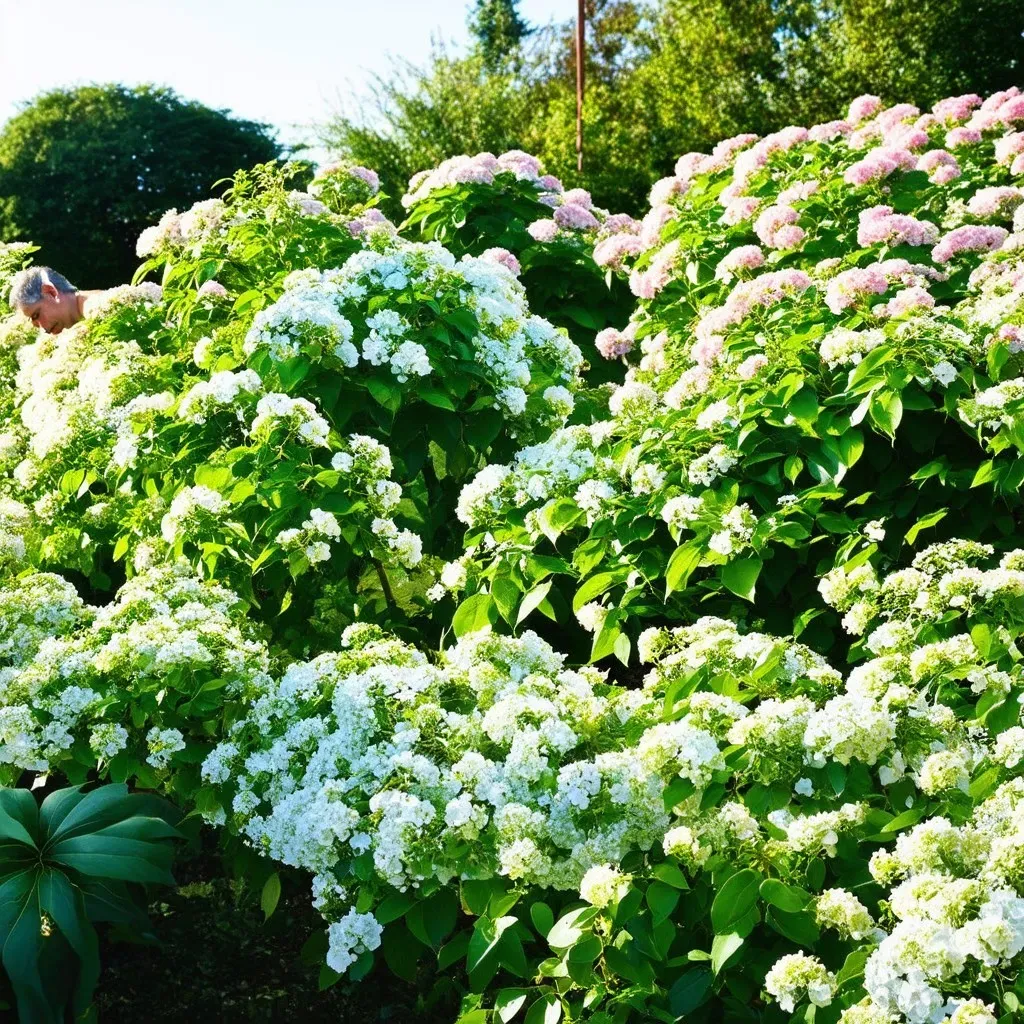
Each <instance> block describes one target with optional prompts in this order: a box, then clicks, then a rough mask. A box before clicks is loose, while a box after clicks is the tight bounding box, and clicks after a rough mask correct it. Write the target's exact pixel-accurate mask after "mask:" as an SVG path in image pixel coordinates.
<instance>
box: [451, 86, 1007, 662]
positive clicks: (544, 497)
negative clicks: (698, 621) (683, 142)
mask: <svg viewBox="0 0 1024 1024" xmlns="http://www.w3.org/2000/svg"><path fill="white" fill-rule="evenodd" d="M1019 107H1020V97H1019V96H1017V95H1016V94H1013V95H1005V96H1004V95H999V96H995V97H992V98H990V99H989V100H986V101H984V102H982V101H981V99H980V98H977V97H967V98H958V99H957V102H956V103H955V104H949V105H947V106H942V105H939V106H938V107H937V108H936V112H932V113H927V114H922V113H921V112H920V111H919V110H917V109H916V108H913V107H910V106H909V105H900V106H896V107H893V108H890V109H888V110H882V109H881V106H880V104H879V103H878V102H877V101H876V100H875V99H874V98H870V97H869V98H868V99H867V100H864V101H858V102H857V103H855V104H854V105H853V107H852V108H851V112H850V114H849V117H848V119H847V120H845V121H840V122H834V123H830V124H827V125H818V126H815V127H813V128H811V129H809V130H808V129H804V128H795V127H792V128H786V129H784V130H783V131H781V132H779V133H777V134H775V135H773V136H769V137H767V138H765V139H760V140H758V139H756V138H755V137H753V136H739V137H737V138H735V139H731V140H728V141H727V142H724V143H722V144H721V145H719V146H718V147H716V149H715V151H714V152H713V153H712V154H710V155H704V154H687V155H686V156H684V157H682V158H681V159H680V161H679V164H678V166H677V168H676V174H675V175H674V176H673V177H671V178H668V179H665V180H664V181H662V182H659V183H658V184H657V185H656V186H655V187H654V189H653V190H652V194H651V201H652V208H651V211H650V212H649V213H648V214H647V216H646V217H645V218H644V220H643V222H642V226H641V227H640V229H639V232H638V233H634V231H633V230H631V229H630V230H626V231H623V232H620V233H619V235H617V236H615V237H616V238H617V239H618V241H617V242H616V245H619V247H620V249H621V253H620V255H619V256H617V257H616V258H615V261H614V262H615V265H617V266H618V267H619V269H620V272H621V273H622V274H623V275H628V279H629V283H630V287H631V288H632V290H633V292H634V294H635V295H636V296H637V298H638V306H637V310H636V312H635V313H634V315H633V318H632V320H631V322H630V324H629V326H628V328H627V329H626V330H624V331H615V330H606V331H602V332H601V333H600V334H599V335H598V336H597V338H596V342H595V343H596V346H597V348H598V350H599V351H600V352H601V353H603V354H604V355H605V356H607V357H609V358H613V359H617V360H623V361H625V362H627V363H628V367H629V368H628V372H627V375H626V380H625V382H624V383H623V384H622V385H621V386H620V387H619V388H617V389H616V390H615V391H614V393H613V394H612V395H611V398H610V401H609V410H610V414H611V415H610V416H609V417H608V418H607V419H605V420H601V421H598V422H595V423H592V424H590V425H588V426H586V427H583V426H573V427H569V428H567V429H566V430H564V431H562V432H561V433H558V434H555V435H554V436H553V437H552V438H551V439H550V440H548V441H546V442H544V443H541V444H539V445H533V446H527V447H524V448H522V449H521V450H520V451H519V452H518V453H517V454H516V455H515V457H514V458H513V459H512V460H511V461H510V462H509V463H506V464H504V465H496V464H492V465H490V466H488V467H487V468H486V469H484V470H483V471H482V472H481V473H480V474H478V476H477V477H476V479H475V480H473V481H472V482H471V483H470V484H469V485H467V487H466V488H465V489H464V490H463V492H462V496H461V498H460V501H459V506H458V509H459V515H460V518H462V520H463V522H465V523H466V524H467V525H468V526H469V527H470V531H469V534H468V537H467V548H468V552H467V555H466V556H465V557H464V559H463V561H462V563H461V568H460V571H459V573H458V574H457V575H456V574H455V573H454V572H453V573H451V574H450V578H451V579H453V580H455V581H456V582H458V583H459V584H462V585H463V586H464V587H465V588H466V592H468V593H469V594H476V595H479V594H482V593H488V594H489V595H490V598H491V600H492V601H493V602H494V603H495V604H496V606H497V609H498V611H499V612H500V613H501V614H503V615H505V616H506V617H507V618H508V619H509V622H510V623H512V624H514V623H515V621H516V620H517V618H519V617H520V615H521V613H522V611H523V609H524V608H526V609H530V610H532V609H534V608H537V607H539V608H540V609H541V611H546V612H547V613H548V614H550V615H552V616H556V615H557V617H558V618H559V621H560V622H561V623H562V625H563V626H564V625H565V623H566V622H567V621H569V620H570V613H569V610H568V609H569V607H570V605H571V608H572V611H573V612H575V614H576V616H577V617H578V619H579V622H580V624H581V625H582V626H583V627H584V628H585V629H587V630H589V631H591V632H592V633H593V644H592V654H593V657H594V658H595V660H596V659H599V658H601V657H604V656H607V655H608V654H610V653H612V652H615V653H617V654H619V656H620V657H622V658H623V660H625V659H626V658H627V657H628V655H629V650H630V647H631V645H632V644H633V643H635V640H636V637H637V635H638V633H639V631H640V629H641V628H642V626H643V622H644V620H647V619H654V620H658V619H662V618H664V617H665V616H669V617H672V618H678V619H680V620H683V621H686V620H692V619H693V618H694V617H695V616H696V615H698V614H700V613H701V611H702V610H707V609H709V608H710V609H712V610H715V611H717V612H719V613H721V614H741V615H742V614H746V613H745V610H744V608H743V607H742V603H743V602H749V601H753V602H754V610H753V614H754V615H755V616H762V617H763V618H764V621H765V622H767V623H768V624H770V625H771V627H772V628H773V629H775V630H777V631H779V632H782V633H785V632H788V631H790V630H793V629H795V630H796V631H797V632H800V631H801V630H803V629H804V628H805V627H807V626H808V619H807V617H806V616H807V614H816V613H818V612H820V611H821V610H822V609H821V608H820V606H818V607H817V608H815V607H814V604H815V602H814V597H813V586H814V576H815V575H816V574H818V573H820V572H822V571H825V570H826V569H827V568H828V567H830V566H831V565H832V564H833V563H834V562H835V561H836V560H838V561H840V562H842V561H844V560H846V559H847V558H849V557H853V556H854V553H855V552H859V554H858V555H857V557H861V558H864V557H872V556H873V555H874V554H875V552H876V551H877V552H880V553H881V554H882V555H883V556H884V557H885V558H897V559H898V558H902V557H905V556H904V554H903V552H904V551H905V550H906V549H907V548H908V547H911V546H913V545H914V544H915V543H918V539H919V537H922V536H924V537H928V536H929V534H928V533H926V532H924V531H932V533H931V534H930V536H932V537H935V536H938V537H942V536H962V537H970V538H972V539H978V540H982V541H993V542H998V541H999V539H1000V538H1002V537H1005V536H1007V535H1008V534H1010V533H1011V532H1012V531H1013V528H1014V518H1013V512H1012V508H1013V506H1014V505H1015V499H1016V494H1017V490H1018V488H1019V486H1020V483H1021V481H1022V480H1024V461H1022V460H1021V458H1020V451H1021V440H1022V439H1024V435H1022V434H1021V421H1020V410H1021V397H1022V394H1024V392H1022V386H1021V383H1020V381H1021V377H1020V374H1021V359H1022V357H1021V351H1022V349H1024V342H1022V340H1021V339H1022V335H1021V330H1022V328H1021V323H1024V303H1022V296H1024V293H1022V288H1021V282H1022V270H1024V265H1022V263H1021V259H1020V252H1021V248H1020V246H1021V243H1022V239H1024V233H1022V229H1024V219H1022V218H1024V205H1022V203H1024V191H1022V190H1021V188H1020V187H1019V184H1020V182H1021V174H1020V171H1021V166H1020V160H1019V159H1018V154H1019V151H1020V144H1021V143H1020V139H1021V138H1024V133H1022V132H1020V131H1018V130H1017V129H1018V128H1019V127H1021V119H1020V114H1019ZM942 147H946V148H942ZM940 152H941V154H945V155H944V156H943V160H944V161H945V162H942V163H941V168H944V170H942V173H939V171H937V170H934V169H933V165H934V167H938V166H939V165H938V164H936V161H937V160H939V156H937V155H936V154H937V153H940ZM947 158H948V159H947ZM950 161H952V163H951V162H950ZM954 164H955V167H954ZM954 172H955V173H954ZM604 244H605V243H600V244H599V245H598V246H597V247H596V248H595V259H598V260H599V261H602V260H604V258H605V257H604V256H603V255H602V253H603V252H604V249H603V246H604ZM609 248H610V247H609ZM599 250H600V251H599ZM810 628H811V629H812V630H815V631H816V632H818V633H820V634H821V635H820V637H819V642H821V643H829V642H831V641H830V639H829V637H828V636H827V635H826V634H825V631H826V630H828V629H832V630H834V628H835V623H834V621H832V620H831V617H830V616H824V617H823V618H821V619H820V620H819V621H817V622H815V623H814V624H813V625H811V627H810Z"/></svg>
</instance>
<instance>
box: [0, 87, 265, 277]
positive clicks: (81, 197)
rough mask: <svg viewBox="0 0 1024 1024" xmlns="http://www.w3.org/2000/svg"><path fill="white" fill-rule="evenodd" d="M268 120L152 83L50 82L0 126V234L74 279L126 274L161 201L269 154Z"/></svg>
mask: <svg viewBox="0 0 1024 1024" xmlns="http://www.w3.org/2000/svg"><path fill="white" fill-rule="evenodd" d="M280 152H281V149H280V146H279V145H278V143H277V142H276V141H275V140H274V138H273V136H272V134H271V132H270V130H269V129H268V127H267V126H266V125H263V124H258V123H256V122H252V121H243V120H238V119H235V118H232V117H230V116H229V114H228V112H227V111H223V110H213V109H211V108H210V107H206V106H204V105H203V104H201V103H197V102H193V101H189V100H185V99H182V98H181V97H179V96H178V95H176V94H175V93H174V92H173V91H172V90H170V89H164V88H157V87H154V86H141V87H138V88H127V87H125V86H122V85H89V86H84V87H81V88H75V89H55V90H53V91H51V92H47V93H44V94H42V95H40V96H38V97H37V98H36V99H34V100H33V101H31V102H30V103H28V104H27V105H26V106H25V107H24V109H23V110H21V111H20V112H19V113H18V114H16V115H15V116H14V117H13V118H11V119H10V121H8V122H7V124H6V125H4V127H3V130H2V131H0V239H5V240H13V239H17V238H30V239H32V240H33V241H35V242H36V243H37V244H38V245H39V246H40V248H41V250H42V252H41V254H40V257H39V259H40V262H42V263H50V264H52V265H54V266H56V267H57V268H59V269H60V271H61V272H62V273H64V274H66V275H67V276H68V277H69V278H70V279H71V280H72V281H73V282H74V283H75V284H76V285H79V286H80V287H85V288H88V287H107V286H110V285H115V284H120V283H122V282H124V281H127V280H130V278H131V276H132V274H133V272H134V270H135V267H136V266H137V264H138V260H137V258H136V256H135V241H136V239H137V238H138V235H139V233H140V232H141V231H142V229H143V228H144V227H146V225H148V224H150V223H151V222H152V221H153V220H155V219H157V218H158V217H159V216H160V214H161V213H162V212H163V211H164V210H166V209H167V208H168V207H178V208H186V207H188V206H191V205H192V204H193V203H194V202H196V201H197V200H200V199H206V198H208V197H210V196H211V195H212V194H213V191H212V190H213V186H214V184H215V183H216V182H217V181H218V180H219V179H222V178H226V177H228V176H229V175H231V174H233V173H234V172H235V171H236V170H238V169H239V168H241V167H250V166H252V165H253V164H256V163H262V162H266V161H268V160H273V159H276V158H277V157H278V156H279V155H280Z"/></svg>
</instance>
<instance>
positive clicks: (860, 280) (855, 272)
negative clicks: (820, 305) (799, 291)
mask: <svg viewBox="0 0 1024 1024" xmlns="http://www.w3.org/2000/svg"><path fill="white" fill-rule="evenodd" d="M888 288H889V281H888V279H887V278H886V275H885V273H884V272H883V271H882V270H880V269H879V268H878V266H877V265H876V266H873V267H854V268H853V269H852V270H844V271H842V273H839V274H836V276H835V277H833V278H832V280H831V281H829V283H828V287H827V288H826V289H825V305H826V306H828V308H829V309H830V310H832V312H833V313H835V314H836V315H837V316H838V315H839V314H840V313H841V312H842V311H843V310H844V309H849V308H850V307H851V306H855V305H856V304H857V303H858V302H859V301H860V300H861V299H864V298H866V297H867V296H869V295H881V294H883V293H884V292H886V291H887V290H888Z"/></svg>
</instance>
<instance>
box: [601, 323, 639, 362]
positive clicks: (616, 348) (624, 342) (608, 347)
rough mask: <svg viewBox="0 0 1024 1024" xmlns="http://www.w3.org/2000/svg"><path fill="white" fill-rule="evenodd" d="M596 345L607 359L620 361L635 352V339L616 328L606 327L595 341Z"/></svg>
mask: <svg viewBox="0 0 1024 1024" xmlns="http://www.w3.org/2000/svg"><path fill="white" fill-rule="evenodd" d="M594 345H595V347H596V348H597V351H598V352H600V353H601V355H602V356H604V358H605V359H619V358H620V357H622V356H624V355H626V354H628V353H629V352H632V351H633V338H632V337H629V336H628V335H626V334H625V333H623V332H622V331H617V330H616V329H615V328H614V327H606V328H605V329H604V330H603V331H601V332H600V333H599V334H598V336H597V337H596V338H595V339H594Z"/></svg>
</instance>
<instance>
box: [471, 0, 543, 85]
mask: <svg viewBox="0 0 1024 1024" xmlns="http://www.w3.org/2000/svg"><path fill="white" fill-rule="evenodd" d="M518 7H519V0H476V2H475V4H474V6H473V10H472V11H471V12H470V15H469V31H470V32H471V33H472V35H473V37H474V38H475V39H476V41H477V46H478V47H479V50H480V56H481V57H483V61H484V65H485V66H486V67H487V69H488V70H489V71H495V70H497V69H498V68H499V67H500V66H501V65H502V64H503V63H504V62H505V61H507V60H508V59H509V58H510V57H512V56H513V55H514V54H515V52H516V51H517V50H518V48H519V46H520V45H521V44H522V42H523V40H524V39H525V38H526V37H527V36H528V35H529V34H530V31H531V29H530V26H529V25H528V24H527V23H526V22H525V21H524V20H523V19H522V18H521V17H520V16H519V10H518Z"/></svg>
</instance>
